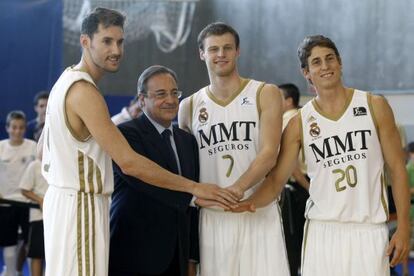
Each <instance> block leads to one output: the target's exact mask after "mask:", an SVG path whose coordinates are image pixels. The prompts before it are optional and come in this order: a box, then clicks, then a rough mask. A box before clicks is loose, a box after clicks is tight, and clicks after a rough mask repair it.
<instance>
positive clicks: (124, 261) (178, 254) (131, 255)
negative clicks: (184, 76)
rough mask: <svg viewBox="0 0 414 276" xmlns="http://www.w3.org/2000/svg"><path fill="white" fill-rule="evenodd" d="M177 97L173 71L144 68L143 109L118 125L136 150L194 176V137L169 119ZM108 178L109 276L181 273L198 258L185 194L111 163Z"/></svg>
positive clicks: (193, 214)
mask: <svg viewBox="0 0 414 276" xmlns="http://www.w3.org/2000/svg"><path fill="white" fill-rule="evenodd" d="M180 96H181V91H179V90H178V88H177V77H176V74H175V73H174V71H172V70H171V69H169V68H166V67H164V66H159V65H155V66H151V67H149V68H147V69H146V70H145V71H144V72H143V73H142V74H141V76H140V77H139V79H138V97H139V101H140V104H141V107H142V110H143V114H142V115H141V116H140V117H138V118H136V119H133V120H131V121H128V122H126V123H123V124H121V125H119V129H120V131H121V132H122V134H123V135H124V136H125V138H126V139H127V141H128V142H129V144H130V145H131V147H132V148H133V149H134V150H135V151H136V152H138V153H140V154H142V155H143V156H146V157H147V158H149V159H151V160H152V161H154V162H156V163H157V164H159V165H160V166H162V167H164V168H165V169H168V170H169V171H171V172H174V173H177V174H181V175H182V176H184V177H187V178H189V179H192V180H194V181H198V177H199V164H198V150H197V142H196V140H195V138H194V137H193V136H192V135H190V134H188V133H187V132H185V131H183V130H181V129H179V128H177V127H175V126H173V125H172V123H171V122H172V120H173V119H174V118H175V117H176V115H177V112H178V99H179V97H180ZM114 177H115V190H114V193H113V195H112V205H111V211H110V215H111V218H110V253H109V275H111V276H132V275H134V276H138V275H168V276H175V275H177V276H184V275H185V276H187V275H188V274H187V273H188V269H189V268H190V269H191V270H193V269H194V266H195V265H194V263H193V261H194V260H195V261H197V260H198V213H197V210H196V209H195V208H194V207H190V202H191V199H192V196H191V194H188V193H183V192H176V191H171V190H167V189H162V188H158V187H155V186H152V185H148V184H147V183H145V182H142V181H140V180H138V179H136V178H133V177H130V176H128V175H125V174H124V173H123V172H122V171H121V169H120V168H119V167H118V166H117V165H116V164H115V163H114ZM190 229H191V231H190ZM190 232H191V233H190ZM190 235H191V237H192V238H191V239H190ZM190 244H191V252H190Z"/></svg>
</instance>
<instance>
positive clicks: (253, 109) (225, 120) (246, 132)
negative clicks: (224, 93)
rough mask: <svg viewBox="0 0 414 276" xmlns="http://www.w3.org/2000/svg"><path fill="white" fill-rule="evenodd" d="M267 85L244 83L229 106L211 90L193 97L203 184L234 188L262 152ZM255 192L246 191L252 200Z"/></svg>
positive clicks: (252, 81)
mask: <svg viewBox="0 0 414 276" xmlns="http://www.w3.org/2000/svg"><path fill="white" fill-rule="evenodd" d="M263 86H264V83H263V82H258V81H255V80H247V79H243V82H242V87H241V89H240V92H239V93H237V94H236V95H235V96H234V97H233V98H232V99H230V100H229V101H228V102H227V103H224V102H222V101H220V100H218V99H216V98H215V97H214V95H213V94H212V93H211V92H210V91H209V89H208V87H204V88H202V89H201V90H200V91H198V92H197V93H195V94H194V95H192V96H191V100H190V101H191V102H190V104H191V114H192V118H191V120H192V122H191V132H192V134H193V135H194V136H195V137H196V139H197V143H198V148H199V156H200V168H201V170H200V181H201V182H205V183H214V184H217V185H219V186H220V187H228V186H230V185H232V184H233V183H234V182H235V181H236V180H237V179H238V178H239V177H240V176H241V175H242V174H243V173H244V172H245V171H246V170H247V169H248V167H249V166H250V164H251V163H252V161H253V160H254V159H255V158H256V155H257V152H258V150H259V118H260V114H259V109H258V107H259V103H258V99H259V95H260V91H261V89H262V87H263ZM252 192H253V190H252V189H250V190H248V191H246V193H245V196H246V197H247V196H249V195H250V194H251V193H252Z"/></svg>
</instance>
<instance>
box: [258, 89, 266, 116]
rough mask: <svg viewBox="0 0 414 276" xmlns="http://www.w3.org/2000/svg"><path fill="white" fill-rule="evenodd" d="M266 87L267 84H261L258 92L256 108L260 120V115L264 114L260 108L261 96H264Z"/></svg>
mask: <svg viewBox="0 0 414 276" xmlns="http://www.w3.org/2000/svg"><path fill="white" fill-rule="evenodd" d="M265 85H266V83H265V82H262V83H260V85H259V87H258V88H257V92H256V108H257V114H259V120H260V115H261V114H262V108H261V106H260V96H261V95H262V91H263V87H264V86H265Z"/></svg>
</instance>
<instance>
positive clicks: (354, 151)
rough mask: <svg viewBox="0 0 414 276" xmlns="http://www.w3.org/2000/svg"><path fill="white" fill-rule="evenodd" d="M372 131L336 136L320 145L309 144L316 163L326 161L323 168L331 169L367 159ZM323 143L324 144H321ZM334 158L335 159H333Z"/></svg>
mask: <svg viewBox="0 0 414 276" xmlns="http://www.w3.org/2000/svg"><path fill="white" fill-rule="evenodd" d="M369 136H371V130H368V129H364V130H355V131H349V132H347V133H346V134H345V135H344V136H338V135H334V136H331V137H328V138H325V139H324V140H323V141H322V140H319V141H318V143H317V142H315V143H312V144H309V147H310V148H311V149H312V152H313V155H314V157H315V161H316V163H319V162H320V161H321V160H323V161H325V162H324V164H323V166H324V168H326V167H331V166H333V165H338V164H340V163H346V162H348V161H353V160H359V159H366V153H365V151H367V150H368V142H367V140H368V137H369ZM321 141H322V144H321ZM332 157H333V158H332Z"/></svg>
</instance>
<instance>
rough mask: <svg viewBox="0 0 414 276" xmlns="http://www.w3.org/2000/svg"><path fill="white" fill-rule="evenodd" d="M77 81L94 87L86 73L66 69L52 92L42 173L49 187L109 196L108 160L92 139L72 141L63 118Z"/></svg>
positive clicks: (111, 177)
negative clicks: (72, 88)
mask: <svg viewBox="0 0 414 276" xmlns="http://www.w3.org/2000/svg"><path fill="white" fill-rule="evenodd" d="M80 80H84V81H87V82H90V83H91V84H93V85H95V83H94V82H93V80H92V78H91V76H90V75H89V74H88V73H86V72H83V71H79V70H74V69H71V68H67V69H66V70H65V71H64V72H63V74H62V75H61V76H60V78H59V79H58V81H57V82H56V83H55V85H54V86H53V88H52V91H51V93H50V96H49V100H48V104H47V109H46V121H45V127H44V132H45V133H44V143H43V158H42V173H43V176H44V177H45V179H46V180H47V182H48V183H49V185H53V186H56V187H59V188H67V189H73V190H77V191H81V192H86V193H97V194H102V193H103V194H110V193H112V191H113V186H114V184H113V171H112V161H111V158H110V157H109V156H108V155H107V154H106V153H105V152H104V151H103V150H102V148H101V147H100V146H99V145H98V144H97V142H96V141H95V139H94V138H93V137H89V138H88V139H86V140H85V141H80V140H78V139H77V138H75V136H74V135H73V134H72V132H71V129H70V127H69V124H68V121H67V118H66V111H65V98H66V94H67V92H68V90H69V88H70V87H71V86H72V84H73V83H75V82H77V81H80ZM80 93H81V92H80ZM91 104H93V103H91Z"/></svg>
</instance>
